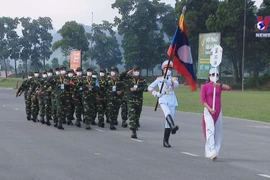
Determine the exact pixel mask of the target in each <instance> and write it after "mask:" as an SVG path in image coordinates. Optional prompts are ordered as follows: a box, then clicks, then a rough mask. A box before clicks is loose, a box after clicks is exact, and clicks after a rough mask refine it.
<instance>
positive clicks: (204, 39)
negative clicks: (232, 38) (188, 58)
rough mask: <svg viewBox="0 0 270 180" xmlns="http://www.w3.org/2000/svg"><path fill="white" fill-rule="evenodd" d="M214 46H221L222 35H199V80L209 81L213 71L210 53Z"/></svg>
mask: <svg viewBox="0 0 270 180" xmlns="http://www.w3.org/2000/svg"><path fill="white" fill-rule="evenodd" d="M214 45H220V33H202V34H200V35H199V53H198V71H197V79H208V76H209V75H208V73H209V70H210V69H211V64H210V51H211V49H212V48H213V47H214Z"/></svg>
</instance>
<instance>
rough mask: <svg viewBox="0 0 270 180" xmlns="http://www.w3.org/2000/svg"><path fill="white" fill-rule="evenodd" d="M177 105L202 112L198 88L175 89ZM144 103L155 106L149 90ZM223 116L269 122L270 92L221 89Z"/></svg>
mask: <svg viewBox="0 0 270 180" xmlns="http://www.w3.org/2000/svg"><path fill="white" fill-rule="evenodd" d="M176 96H177V98H178V103H179V106H178V107H177V110H179V111H184V112H195V113H202V112H203V106H202V104H201V99H200V89H198V90H197V91H196V92H192V91H190V89H189V87H179V88H178V89H176ZM144 105H145V106H153V107H154V106H155V105H156V98H154V97H153V96H152V95H151V94H150V93H149V92H147V93H145V94H144ZM222 112H223V116H229V117H235V118H243V119H249V120H257V121H264V122H270V92H269V91H244V92H242V91H233V90H232V91H223V92H222Z"/></svg>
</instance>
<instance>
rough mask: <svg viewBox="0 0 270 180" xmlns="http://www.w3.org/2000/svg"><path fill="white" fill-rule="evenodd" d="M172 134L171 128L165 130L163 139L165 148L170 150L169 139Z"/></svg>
mask: <svg viewBox="0 0 270 180" xmlns="http://www.w3.org/2000/svg"><path fill="white" fill-rule="evenodd" d="M170 134H171V129H170V128H165V130H164V139H163V147H166V148H170V147H171V145H170V144H169V138H170Z"/></svg>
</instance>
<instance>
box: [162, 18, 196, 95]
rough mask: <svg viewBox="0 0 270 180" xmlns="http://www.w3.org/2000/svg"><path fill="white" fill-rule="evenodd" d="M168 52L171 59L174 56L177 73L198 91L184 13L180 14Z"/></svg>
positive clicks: (192, 88) (193, 89)
mask: <svg viewBox="0 0 270 180" xmlns="http://www.w3.org/2000/svg"><path fill="white" fill-rule="evenodd" d="M167 54H168V56H169V58H170V59H171V58H172V57H173V66H174V69H175V70H176V71H177V73H178V74H181V75H183V76H184V77H185V78H186V79H187V82H188V84H189V85H190V88H191V90H192V91H196V89H197V87H196V76H195V73H194V70H193V60H192V55H191V50H190V46H189V41H188V33H187V29H186V25H185V21H184V14H181V16H180V20H179V24H178V27H177V29H176V31H175V34H174V37H173V39H172V42H171V45H170V47H169V49H168V51H167Z"/></svg>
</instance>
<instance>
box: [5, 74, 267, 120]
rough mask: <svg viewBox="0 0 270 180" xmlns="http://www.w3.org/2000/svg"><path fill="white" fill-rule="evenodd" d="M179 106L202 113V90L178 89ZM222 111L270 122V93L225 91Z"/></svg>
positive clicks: (149, 100) (151, 102)
mask: <svg viewBox="0 0 270 180" xmlns="http://www.w3.org/2000/svg"><path fill="white" fill-rule="evenodd" d="M17 81H18V86H20V85H21V83H22V81H23V80H22V79H21V78H7V79H6V78H0V87H5V88H16V83H17ZM176 95H177V98H178V102H179V106H178V107H177V110H179V111H184V112H195V113H202V112H203V106H202V104H201V100H200V89H198V90H197V91H196V92H192V91H190V89H189V87H179V88H177V89H176ZM155 104H156V98H154V97H153V96H152V95H151V94H150V93H149V92H146V93H144V106H152V107H153V108H154V106H155ZM222 110H223V115H224V116H229V117H235V118H243V119H250V120H257V121H264V122H270V91H244V92H242V91H234V90H232V91H228V92H227V91H224V92H223V94H222Z"/></svg>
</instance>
